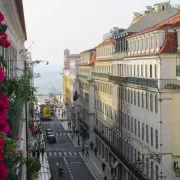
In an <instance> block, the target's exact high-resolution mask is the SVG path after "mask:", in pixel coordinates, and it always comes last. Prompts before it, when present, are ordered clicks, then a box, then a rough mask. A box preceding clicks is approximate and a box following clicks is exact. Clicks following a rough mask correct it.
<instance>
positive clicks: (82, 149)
mask: <svg viewBox="0 0 180 180" xmlns="http://www.w3.org/2000/svg"><path fill="white" fill-rule="evenodd" d="M82 153H83V155H84V147H83V148H82Z"/></svg>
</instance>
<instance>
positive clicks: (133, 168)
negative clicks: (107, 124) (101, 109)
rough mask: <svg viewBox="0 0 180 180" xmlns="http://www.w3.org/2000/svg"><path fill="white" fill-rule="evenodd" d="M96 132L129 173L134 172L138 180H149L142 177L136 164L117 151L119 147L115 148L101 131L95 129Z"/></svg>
mask: <svg viewBox="0 0 180 180" xmlns="http://www.w3.org/2000/svg"><path fill="white" fill-rule="evenodd" d="M94 132H95V134H96V135H97V136H98V137H99V138H100V139H101V140H102V141H104V142H105V143H106V144H107V145H108V146H109V147H110V149H111V152H112V153H113V154H115V155H116V156H117V157H118V158H119V160H120V161H121V162H122V163H123V164H124V165H125V166H126V167H127V168H128V169H129V171H131V172H132V174H134V175H135V176H136V177H137V179H138V180H147V179H146V178H145V177H144V176H143V175H142V172H141V171H140V170H139V169H138V168H137V167H136V166H135V165H134V164H132V163H131V162H130V161H128V159H127V158H126V157H125V156H124V155H123V154H122V153H121V152H120V151H119V150H118V149H117V147H115V146H114V144H113V143H112V142H111V141H110V140H109V139H108V138H106V137H105V135H104V134H102V132H101V131H100V130H99V129H97V128H96V127H95V128H94Z"/></svg>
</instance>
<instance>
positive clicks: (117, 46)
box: [74, 2, 180, 180]
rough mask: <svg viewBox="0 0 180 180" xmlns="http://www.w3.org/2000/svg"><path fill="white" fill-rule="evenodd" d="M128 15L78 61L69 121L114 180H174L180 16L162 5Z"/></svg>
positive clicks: (176, 170)
mask: <svg viewBox="0 0 180 180" xmlns="http://www.w3.org/2000/svg"><path fill="white" fill-rule="evenodd" d="M135 14H136V17H135V18H134V20H133V23H132V24H131V25H130V26H129V27H128V28H127V29H125V30H123V29H119V30H117V28H115V33H114V36H113V32H112V31H111V32H110V33H108V34H105V35H104V39H103V42H102V43H100V44H99V45H98V46H97V47H96V48H95V49H91V50H87V51H83V52H82V53H81V54H80V55H81V58H80V62H79V63H80V64H79V73H78V81H77V82H78V86H76V90H77V92H78V94H79V99H78V101H77V104H76V106H78V108H77V109H78V111H77V109H76V110H74V119H75V122H76V123H78V122H80V126H81V127H82V128H81V131H83V132H84V136H85V139H92V140H93V142H94V145H95V147H97V149H98V154H99V157H100V158H101V159H102V161H104V162H105V163H106V164H107V165H109V166H112V167H113V168H114V173H115V176H117V177H118V178H119V179H120V180H129V179H131V180H146V179H147V180H148V179H151V180H162V179H168V180H176V179H178V176H177V174H178V173H180V170H179V169H180V168H179V166H178V164H179V161H180V160H179V157H180V154H179V152H180V143H179V140H178V137H179V136H180V134H179V130H178V128H179V120H178V118H179V115H180V114H179V110H178V103H179V102H180V93H179V89H180V81H179V77H180V13H179V11H178V9H176V8H173V7H171V6H170V3H169V2H165V3H159V4H155V5H154V7H150V6H148V7H147V11H146V12H145V13H144V14H139V13H135ZM94 54H95V56H94ZM93 97H94V99H93ZM90 109H91V111H92V112H93V114H94V115H93V116H92V117H93V118H92V117H91V116H90ZM92 109H93V110H92ZM81 111H82V112H81ZM76 123H74V124H76ZM78 126H79V125H78V124H76V127H78Z"/></svg>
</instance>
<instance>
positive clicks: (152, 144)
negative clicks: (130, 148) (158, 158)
mask: <svg viewBox="0 0 180 180" xmlns="http://www.w3.org/2000/svg"><path fill="white" fill-rule="evenodd" d="M151 146H153V128H152V127H151Z"/></svg>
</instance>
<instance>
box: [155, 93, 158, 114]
mask: <svg viewBox="0 0 180 180" xmlns="http://www.w3.org/2000/svg"><path fill="white" fill-rule="evenodd" d="M154 107H155V113H158V99H157V95H155V97H154Z"/></svg>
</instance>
